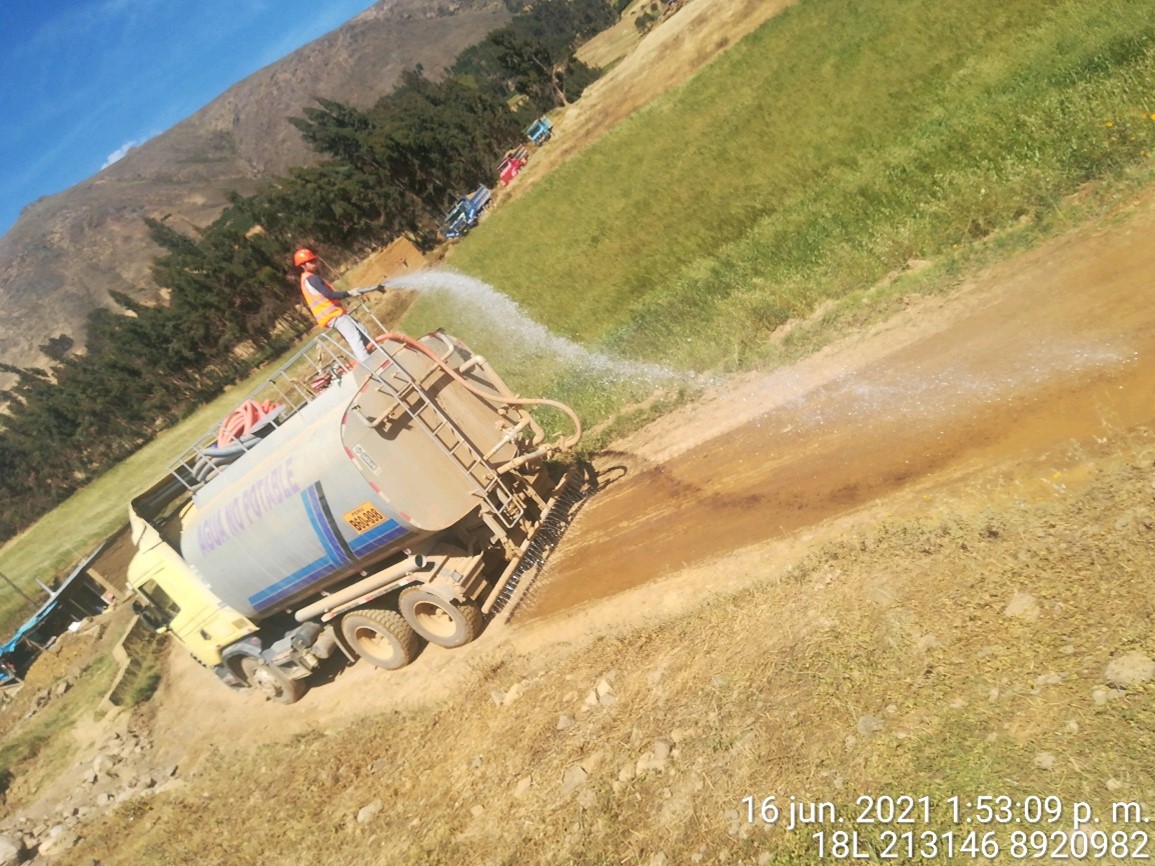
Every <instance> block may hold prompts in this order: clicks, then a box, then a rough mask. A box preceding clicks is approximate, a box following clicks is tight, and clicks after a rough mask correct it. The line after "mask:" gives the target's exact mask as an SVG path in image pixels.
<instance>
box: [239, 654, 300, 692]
mask: <svg viewBox="0 0 1155 866" xmlns="http://www.w3.org/2000/svg"><path fill="white" fill-rule="evenodd" d="M241 673H242V674H243V675H244V677H245V681H246V682H247V683H248V684H249V685H250V686H251V687H252V688H254V689H255V690H256V691H258V692H260V693H261V694H262V695H264V696H265V699H266V700H269V701H276V702H277V703H278V704H295V703H296V702H297V701H299V700H300V699H301V698H302V697H304V695H305V692H307V691H308V690H309V687H308V686H307V685H305V683H304V682H302V681H301V680H295V679H292V678H291V677H289V676H288V675H286V674H285V672H284V671H283V670H281V669H280V668H278V667H276V666H275V665H271V664H269V663H268V662H266V661H265V660H264V659H259V658H254V657H253V656H245V657H244V658H242V659H241Z"/></svg>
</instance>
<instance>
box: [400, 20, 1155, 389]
mask: <svg viewBox="0 0 1155 866" xmlns="http://www.w3.org/2000/svg"><path fill="white" fill-rule="evenodd" d="M1153 46H1155V7H1153V6H1152V5H1151V4H1149V3H1145V2H1137V0H1106V2H1100V3H1085V2H1074V0H1068V2H1053V0H1016V2H1012V3H1005V2H967V3H949V4H944V3H941V2H937V0H899V2H891V3H886V4H878V3H868V2H847V0H806V2H801V3H798V4H796V5H795V6H792V7H790V8H789V9H788V10H787V11H786V12H785V13H784V14H782V15H780V16H778V17H777V18H776V19H773V20H772V21H771V22H770V23H768V24H767V25H765V26H763V27H762V28H761V29H760V30H759V31H758V32H757V33H755V34H753V35H752V36H751V37H749V38H747V39H745V40H743V41H742V42H741V43H740V44H738V45H736V46H734V47H733V48H732V49H730V50H728V51H727V52H725V53H724V54H722V55H721V56H719V58H718V59H717V60H716V61H715V62H714V63H713V64H712V65H710V66H709V67H708V68H707V69H706V70H705V71H704V72H703V73H701V74H699V75H698V76H696V77H695V78H694V79H693V80H692V81H690V82H689V83H688V84H686V85H685V86H683V87H681V88H678V89H676V90H675V91H673V92H670V93H668V94H667V95H666V96H664V97H663V98H661V99H660V100H659V101H657V102H656V103H655V104H651V105H650V106H649V107H647V108H646V109H644V110H642V111H639V112H637V113H636V114H635V115H634V116H632V117H630V118H629V119H628V120H627V121H625V122H624V123H622V124H621V125H620V126H619V127H618V128H616V129H615V130H614V131H613V132H612V133H611V134H609V135H607V136H606V137H605V138H604V139H602V140H601V141H600V142H599V143H598V144H597V145H596V146H594V147H592V148H590V149H589V150H587V151H586V152H584V153H582V154H580V155H579V156H578V157H576V158H574V159H572V160H570V161H569V162H567V163H566V164H565V165H564V166H563V167H561V168H560V169H559V170H557V171H555V172H554V173H553V174H551V175H550V176H549V177H548V178H546V179H545V180H544V181H542V182H540V183H539V184H537V186H536V187H535V188H534V189H533V190H531V191H530V192H529V193H528V194H526V195H524V196H523V197H522V198H520V199H518V200H516V201H513V202H511V203H509V205H508V206H506V207H504V208H503V209H501V210H500V211H498V212H497V213H495V214H493V215H492V216H491V217H490V218H489V219H488V220H487V221H485V222H484V223H483V224H482V225H481V226H480V227H479V228H478V229H477V230H476V231H475V232H474V233H473V234H472V235H471V236H470V237H469V238H468V239H466V241H465V242H463V243H462V244H461V246H460V248H459V249H458V250H457V251H456V252H455V254H454V256H453V257H452V259H451V265H452V266H453V267H454V268H456V269H459V270H461V271H463V272H465V273H468V274H471V275H474V276H477V277H480V278H481V279H483V280H485V281H487V282H489V283H491V284H492V285H494V286H496V287H498V288H499V289H500V290H501V291H503V292H506V293H508V294H509V295H510V296H511V297H513V298H514V299H515V300H517V301H518V302H519V303H520V304H521V305H522V306H523V307H524V308H525V309H526V310H527V311H528V312H529V313H530V314H531V315H533V316H534V317H535V318H537V319H538V320H540V321H542V322H544V323H546V324H548V325H549V326H550V327H551V328H553V329H554V330H555V331H557V332H558V333H560V334H563V335H565V336H567V337H572V338H575V339H577V340H579V341H581V342H583V343H584V344H586V345H592V346H598V347H601V348H607V349H611V350H613V351H615V352H620V353H622V354H624V355H626V356H628V357H634V358H645V359H649V360H656V361H661V362H664V363H669V364H673V365H676V366H679V367H682V368H686V369H693V370H702V369H712V368H719V367H725V368H734V367H740V366H743V365H748V364H751V363H755V362H763V361H766V360H767V358H768V356H771V357H772V351H771V350H770V349H768V343H767V339H766V338H767V336H768V335H769V334H770V333H771V332H773V331H774V329H775V328H777V327H778V326H780V325H781V324H782V323H783V322H785V321H787V320H788V319H791V318H796V317H805V316H806V315H808V314H809V313H810V312H811V311H812V310H813V309H814V308H815V307H816V306H817V305H818V304H819V303H820V302H822V301H823V300H825V299H842V298H845V297H847V296H849V295H852V294H854V293H859V292H862V291H864V290H867V289H868V288H870V287H871V286H874V285H876V284H878V283H879V282H880V281H881V280H883V279H884V278H886V277H887V275H890V274H893V273H895V272H900V271H902V270H903V269H904V268H906V267H907V266H908V263H910V262H911V261H912V260H930V261H933V262H936V263H939V264H940V265H942V266H943V271H944V272H945V273H940V276H944V277H945V278H946V280H945V281H949V272H950V269H951V268H952V267H956V266H958V265H959V260H960V259H965V258H966V257H967V256H970V255H973V254H974V253H975V251H976V250H979V251H981V250H983V249H985V248H986V247H988V246H989V245H990V244H991V243H992V242H993V241H997V242H998V243H1000V244H1002V245H1004V246H1005V245H1006V244H1009V243H1020V244H1027V243H1031V242H1033V241H1035V240H1037V239H1038V237H1039V236H1040V235H1041V234H1043V233H1047V232H1049V231H1053V230H1054V229H1056V228H1057V227H1061V226H1062V225H1063V224H1064V223H1065V221H1066V220H1067V219H1069V218H1071V217H1073V216H1078V215H1079V213H1084V214H1085V213H1086V211H1085V210H1080V209H1079V202H1080V201H1082V202H1083V206H1084V207H1087V206H1093V204H1094V195H1093V193H1094V191H1095V189H1097V188H1098V186H1099V185H1102V184H1112V183H1131V182H1136V181H1142V180H1145V179H1147V178H1149V177H1150V176H1151V166H1152V162H1151V159H1150V154H1151V153H1152V152H1153V151H1155V48H1153ZM561 134H564V131H563V132H562V133H561ZM1088 185H1092V186H1090V187H1089V186H1088ZM1077 194H1078V195H1079V196H1081V197H1082V198H1080V199H1079V200H1073V199H1072V197H1073V196H1076V195H1077ZM526 227H532V230H527V228H526ZM418 313H419V314H420V307H419V309H418ZM428 315H429V318H431V319H437V320H439V321H440V320H443V319H447V318H448V319H452V313H451V312H449V313H447V312H446V311H445V310H441V309H438V310H436V311H434V312H432V313H430V314H428Z"/></svg>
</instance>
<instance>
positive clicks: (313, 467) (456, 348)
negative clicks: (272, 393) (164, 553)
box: [175, 333, 540, 621]
mask: <svg viewBox="0 0 1155 866" xmlns="http://www.w3.org/2000/svg"><path fill="white" fill-rule="evenodd" d="M377 342H378V346H379V348H378V349H376V350H375V351H373V352H372V353H371V355H370V358H369V361H368V362H367V363H365V364H362V365H356V366H354V367H353V368H352V369H349V370H341V371H339V374H338V375H336V376H333V377H332V381H331V382H329V383H327V387H324V388H323V389H322V390H321V391H320V392H319V393H317V394H316V395H315V396H310V399H309V400H308V402H306V403H304V404H303V405H301V406H300V407H299V408H297V409H295V411H293V412H292V413H291V414H290V415H289V417H287V418H285V419H284V420H283V421H278V422H277V423H275V424H273V425H271V429H270V430H268V431H267V432H266V433H265V435H263V436H262V437H261V438H259V440H256V444H254V445H253V446H251V447H249V448H247V449H241V450H240V453H239V456H235V455H234V454H230V453H229V449H228V448H221V447H219V446H217V445H215V444H209V445H207V446H204V445H202V447H200V448H199V449H197V450H195V451H194V452H191V453H190V454H188V455H186V457H185V458H184V459H183V461H182V462H181V464H180V465H179V466H178V467H177V471H176V473H175V474H176V475H177V476H178V477H184V478H187V479H191V480H192V481H193V482H194V483H193V484H192V486H193V488H194V489H193V494H192V502H193V505H192V507H191V508H189V509H187V510H186V512H185V514H184V516H183V520H182V525H181V528H180V532H179V547H180V553H181V555H182V557H183V558H184V560H185V561H186V562H187V563H188V564H189V566H190V567H191V568H192V570H193V571H194V572H195V573H196V574H197V575H198V576H199V578H200V579H201V580H202V581H203V582H204V583H205V584H207V585H208V587H209V588H210V589H211V590H212V591H213V593H214V594H215V595H217V596H219V598H220V599H222V600H223V601H224V602H225V603H226V604H228V605H229V606H231V607H232V608H234V609H235V610H236V611H238V612H239V613H241V614H242V615H244V616H246V617H249V618H250V619H253V620H255V621H256V620H260V619H263V618H265V617H267V616H269V615H271V614H273V613H277V612H279V611H283V610H289V609H291V608H292V607H293V606H294V605H296V604H298V603H299V602H301V601H302V600H304V599H306V598H308V597H310V596H315V595H317V594H318V593H320V592H322V591H324V590H326V589H327V588H329V587H331V586H335V585H336V584H339V583H341V582H343V581H346V580H347V579H349V578H351V577H352V576H354V575H357V574H358V573H365V571H366V570H367V569H370V568H371V567H372V566H374V564H376V563H380V562H383V561H385V560H386V559H388V558H389V557H391V556H393V555H395V554H398V553H399V552H400V551H402V550H403V549H407V548H412V547H414V546H415V545H418V544H419V543H420V542H421V541H422V540H424V539H427V538H429V537H430V536H433V535H435V534H437V533H439V532H442V531H444V530H446V529H448V528H450V527H452V526H454V525H455V524H457V523H458V522H459V521H461V520H462V519H463V518H465V517H467V516H468V515H470V514H471V513H474V512H476V510H477V509H478V506H479V504H480V503H482V502H487V503H489V505H490V506H491V507H490V508H489V509H488V510H489V511H490V513H491V514H493V515H496V516H497V520H498V522H499V523H500V521H501V520H506V521H508V522H509V524H510V525H512V523H513V522H514V521H516V519H517V518H518V515H517V514H515V513H513V512H516V510H517V507H518V501H519V497H518V496H517V495H515V494H514V493H513V492H511V490H510V489H508V487H507V480H506V479H503V477H502V476H501V474H500V473H499V472H498V471H495V467H501V466H504V471H508V468H509V464H511V462H512V463H519V461H520V462H521V463H527V464H528V463H530V462H531V461H528V460H526V448H527V442H526V438H527V437H528V433H529V431H530V430H531V429H532V427H535V426H536V425H533V424H532V421H531V419H530V418H529V417H528V415H526V414H525V413H523V412H522V411H521V409H520V408H519V407H518V406H517V405H516V403H517V402H518V401H517V400H516V398H514V399H513V401H512V402H510V399H509V398H512V397H513V395H512V394H510V393H509V391H508V389H507V388H506V387H505V385H504V384H503V383H502V382H501V380H500V379H499V378H497V376H496V374H495V373H492V371H490V370H489V368H488V365H487V364H486V363H485V361H484V359H482V358H481V357H480V356H476V355H473V354H472V353H471V352H470V351H469V350H468V349H467V348H466V347H465V346H464V345H463V344H462V343H460V342H459V341H457V340H455V339H453V338H450V337H447V336H445V335H443V334H440V333H434V334H431V335H428V336H426V337H424V338H422V339H421V340H420V341H416V340H411V339H409V338H407V337H403V336H402V335H386V336H384V337H381V338H378V341H377ZM538 438H539V439H540V436H539V437H538ZM233 451H236V449H235V448H234V449H233ZM527 468H528V467H527ZM498 531H499V532H500V527H498Z"/></svg>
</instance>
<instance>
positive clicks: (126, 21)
mask: <svg viewBox="0 0 1155 866" xmlns="http://www.w3.org/2000/svg"><path fill="white" fill-rule="evenodd" d="M372 5H373V2H372V0H0V25H2V27H3V33H4V36H5V39H4V47H3V49H0V117H3V125H2V126H0V189H2V190H3V194H2V195H0V234H3V233H5V232H7V231H8V229H10V228H11V227H12V223H14V222H15V221H16V218H17V216H19V214H20V210H21V208H23V207H24V206H25V205H26V204H29V203H30V202H32V201H35V200H36V199H37V198H39V197H40V196H43V195H50V194H52V193H56V192H60V191H61V190H64V189H67V188H68V187H70V186H72V185H74V184H76V183H79V182H80V181H82V180H84V179H86V178H88V177H91V176H92V175H94V174H96V172H98V171H100V169H101V168H103V167H104V166H106V165H108V164H110V163H111V162H112V161H114V160H115V159H117V158H119V157H120V156H123V155H124V153H126V152H127V151H128V149H129V148H131V147H134V146H136V145H139V144H141V143H143V142H145V141H147V140H148V139H149V138H151V137H153V136H155V135H157V134H159V133H161V132H164V131H165V130H166V129H169V128H170V127H172V126H174V125H175V124H177V123H178V122H180V121H181V120H183V119H184V118H186V117H188V116H189V115H190V114H192V113H194V112H195V111H197V109H199V108H201V107H203V106H204V105H206V104H207V103H209V102H211V101H212V100H213V99H214V98H215V97H217V96H219V95H220V94H221V93H223V92H224V91H225V90H227V89H228V88H229V87H230V86H232V85H233V84H235V83H236V82H238V81H240V80H241V79H243V78H245V77H247V76H249V75H251V74H252V73H254V72H256V71H257V70H258V69H260V68H261V67H263V66H267V65H268V64H270V63H272V62H273V61H275V60H278V59H279V58H281V57H284V56H285V55H286V54H289V53H290V52H292V51H294V50H295V49H297V48H299V47H300V46H302V45H305V44H306V43H308V42H311V41H312V40H314V39H316V38H317V37H319V36H322V35H323V34H325V33H327V32H329V31H330V30H333V29H335V28H336V27H339V26H340V25H341V24H343V23H344V22H345V21H348V20H349V19H350V18H352V17H353V16H354V15H356V14H357V13H359V12H361V11H363V10H365V9H367V8H369V7H370V6H372Z"/></svg>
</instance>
